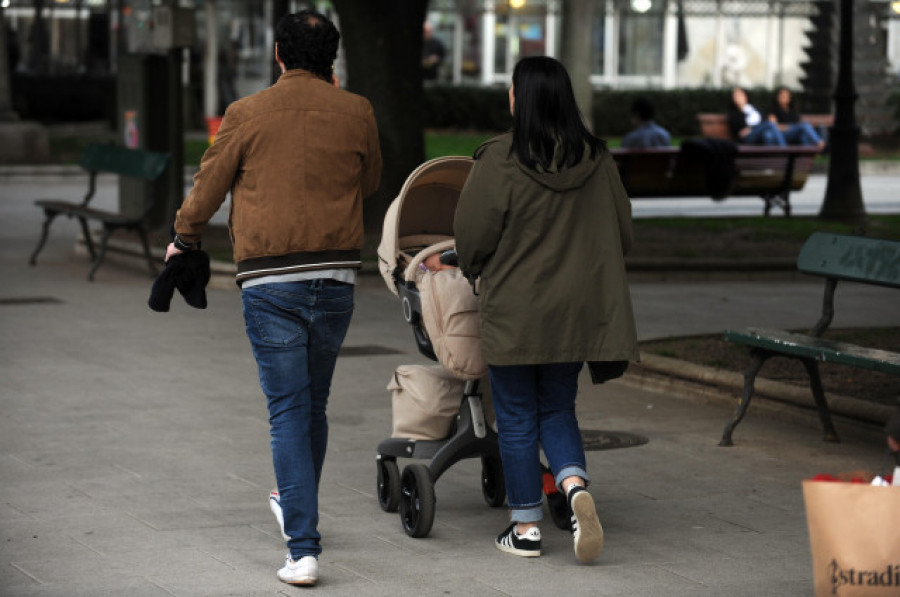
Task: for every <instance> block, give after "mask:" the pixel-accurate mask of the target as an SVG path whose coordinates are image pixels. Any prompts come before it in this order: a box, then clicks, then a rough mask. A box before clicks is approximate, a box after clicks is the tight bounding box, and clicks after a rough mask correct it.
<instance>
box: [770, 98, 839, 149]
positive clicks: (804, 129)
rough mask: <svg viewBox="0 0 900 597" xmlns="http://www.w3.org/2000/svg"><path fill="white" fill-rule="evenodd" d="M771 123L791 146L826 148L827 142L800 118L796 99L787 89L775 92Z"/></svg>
mask: <svg viewBox="0 0 900 597" xmlns="http://www.w3.org/2000/svg"><path fill="white" fill-rule="evenodd" d="M769 121H771V122H774V123H775V124H776V125H777V126H778V128H779V129H780V130H781V134H782V135H783V136H784V140H785V141H787V143H788V144H789V145H816V146H819V147H824V146H825V141H823V140H822V137H820V136H819V134H818V133H817V132H816V129H814V128H813V126H812V125H811V124H809V123H808V122H806V121H804V120H803V119H801V118H800V114H799V113H798V112H797V110H796V108H794V98H793V96H792V95H791V90H790V89H788V88H787V87H779V88H778V90H777V91H776V92H775V102H774V103H773V104H772V109H771V110H770V111H769Z"/></svg>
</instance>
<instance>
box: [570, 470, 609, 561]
mask: <svg viewBox="0 0 900 597" xmlns="http://www.w3.org/2000/svg"><path fill="white" fill-rule="evenodd" d="M568 498H569V509H570V510H571V512H572V535H573V539H574V543H575V557H576V558H577V559H578V561H579V562H593V561H594V560H596V559H597V558H598V557H600V553H601V552H602V551H603V527H602V526H600V518H599V517H598V516H597V507H596V506H595V505H594V498H593V497H591V494H589V493H588V492H587V490H586V489H585V488H584V487H582V486H581V485H573V486H572V487H570V488H569V495H568Z"/></svg>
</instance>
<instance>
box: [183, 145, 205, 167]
mask: <svg viewBox="0 0 900 597" xmlns="http://www.w3.org/2000/svg"><path fill="white" fill-rule="evenodd" d="M208 148H209V143H208V142H207V141H206V140H205V139H185V140H184V164H185V166H199V165H200V159H201V158H202V157H203V154H204V153H205V152H206V150H207V149H208Z"/></svg>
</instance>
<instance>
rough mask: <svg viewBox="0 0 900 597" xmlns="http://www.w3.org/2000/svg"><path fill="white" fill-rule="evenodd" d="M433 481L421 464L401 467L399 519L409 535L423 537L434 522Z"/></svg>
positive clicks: (429, 473) (429, 472)
mask: <svg viewBox="0 0 900 597" xmlns="http://www.w3.org/2000/svg"><path fill="white" fill-rule="evenodd" d="M434 501H435V500H434V482H433V481H432V480H431V471H429V470H428V467H427V466H425V465H422V464H410V465H409V466H407V467H406V468H404V469H403V477H402V478H401V480H400V521H401V522H402V523H403V530H404V531H406V534H407V535H409V536H410V537H425V536H427V535H428V533H429V532H430V531H431V525H432V524H434Z"/></svg>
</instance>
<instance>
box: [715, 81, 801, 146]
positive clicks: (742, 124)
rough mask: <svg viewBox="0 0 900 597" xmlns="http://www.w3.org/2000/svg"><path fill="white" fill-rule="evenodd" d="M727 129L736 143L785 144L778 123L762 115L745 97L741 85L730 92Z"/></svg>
mask: <svg viewBox="0 0 900 597" xmlns="http://www.w3.org/2000/svg"><path fill="white" fill-rule="evenodd" d="M728 130H729V131H731V137H732V139H734V141H735V142H736V143H743V144H745V145H787V143H786V142H785V140H784V136H783V135H782V134H781V131H780V130H779V129H778V125H777V124H775V123H774V122H771V121H769V120H763V118H762V116H761V115H760V113H759V110H757V109H756V108H755V107H753V104H751V103H750V101H749V100H748V99H747V91H746V90H745V89H744V88H743V87H735V88H734V89H733V90H732V92H731V108H730V109H729V110H728Z"/></svg>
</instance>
